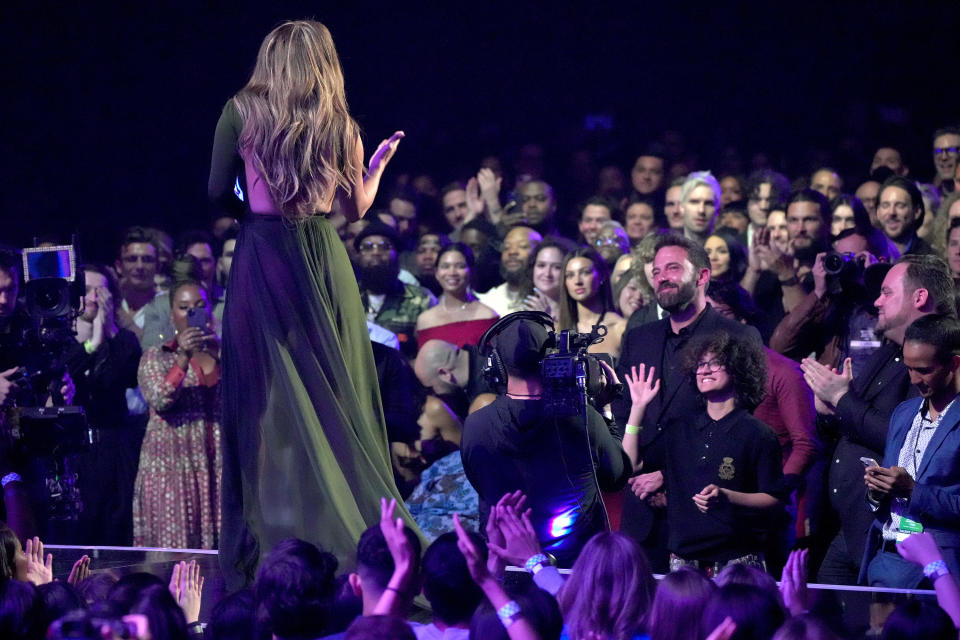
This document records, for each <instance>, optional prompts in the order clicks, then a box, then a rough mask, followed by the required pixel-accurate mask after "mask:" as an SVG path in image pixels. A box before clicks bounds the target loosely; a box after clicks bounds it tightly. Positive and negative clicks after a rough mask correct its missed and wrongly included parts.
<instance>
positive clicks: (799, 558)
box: [780, 549, 807, 616]
mask: <svg viewBox="0 0 960 640" xmlns="http://www.w3.org/2000/svg"><path fill="white" fill-rule="evenodd" d="M780 593H781V594H782V595H783V603H784V604H785V605H787V609H789V610H790V613H791V615H795V616H798V615H800V614H802V613H803V612H805V611H806V610H807V549H803V550H800V549H797V550H795V551H791V552H790V556H789V557H788V558H787V564H785V565H784V567H783V574H782V575H781V577H780Z"/></svg>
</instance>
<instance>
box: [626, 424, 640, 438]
mask: <svg viewBox="0 0 960 640" xmlns="http://www.w3.org/2000/svg"><path fill="white" fill-rule="evenodd" d="M640 429H641V427H639V426H637V425H635V424H628V425H627V428H626V429H625V432H626V433H628V434H629V435H631V436H635V435H637V434H638V433H640Z"/></svg>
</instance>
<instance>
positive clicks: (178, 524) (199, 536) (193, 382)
mask: <svg viewBox="0 0 960 640" xmlns="http://www.w3.org/2000/svg"><path fill="white" fill-rule="evenodd" d="M175 344H176V343H175V342H171V343H168V344H164V345H159V346H156V347H151V348H150V349H148V350H147V351H146V353H144V354H143V358H142V359H141V361H140V370H139V373H138V378H139V382H140V390H141V391H142V392H143V397H144V398H145V399H146V401H147V404H148V405H150V420H149V422H147V432H146V435H145V436H144V439H143V447H142V448H141V450H140V468H139V470H138V471H137V480H136V485H135V487H134V498H133V539H134V545H135V546H138V547H168V548H190V549H215V548H217V546H218V543H219V536H220V474H221V468H222V461H221V449H220V415H221V412H220V371H219V368H218V369H215V370H214V371H213V372H212V373H210V374H206V375H205V374H204V373H203V371H202V370H201V369H200V367H199V366H198V365H197V363H196V362H195V361H193V360H191V361H190V366H188V367H187V371H183V370H182V369H180V367H178V366H177V365H176V355H175V353H174V348H175Z"/></svg>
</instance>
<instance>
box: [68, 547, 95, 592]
mask: <svg viewBox="0 0 960 640" xmlns="http://www.w3.org/2000/svg"><path fill="white" fill-rule="evenodd" d="M89 577H90V556H88V555H87V554H83V555H82V556H80V559H79V560H77V561H76V562H74V563H73V567H72V568H71V569H70V575H69V576H68V577H67V582H68V583H70V584H72V585H73V586H77V585H78V584H80V583H81V582H83V581H84V580H86V579H87V578H89Z"/></svg>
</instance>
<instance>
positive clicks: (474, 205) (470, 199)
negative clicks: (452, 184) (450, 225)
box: [460, 178, 484, 226]
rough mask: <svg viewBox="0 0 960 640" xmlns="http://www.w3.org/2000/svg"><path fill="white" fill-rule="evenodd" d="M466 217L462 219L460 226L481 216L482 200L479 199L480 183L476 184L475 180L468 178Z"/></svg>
mask: <svg viewBox="0 0 960 640" xmlns="http://www.w3.org/2000/svg"><path fill="white" fill-rule="evenodd" d="M466 194H467V209H469V211H468V213H467V217H466V218H464V219H463V222H461V223H460V225H461V226H462V225H465V224H466V223H468V222H470V221H471V220H473V219H474V218H476V217H477V216H479V215H482V214H483V207H484V203H483V198H481V197H480V183H479V182H477V179H476V178H470V179H469V180H467V188H466Z"/></svg>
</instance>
